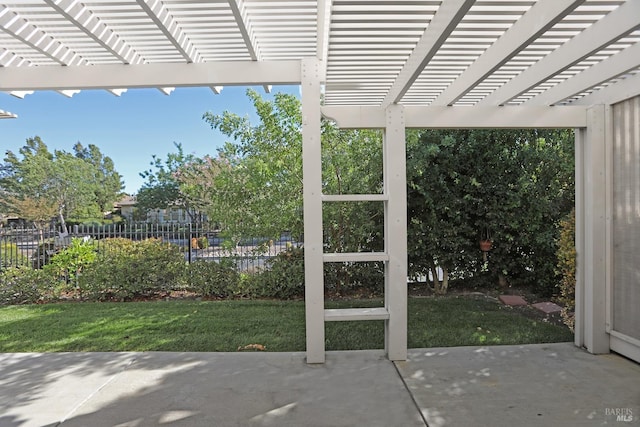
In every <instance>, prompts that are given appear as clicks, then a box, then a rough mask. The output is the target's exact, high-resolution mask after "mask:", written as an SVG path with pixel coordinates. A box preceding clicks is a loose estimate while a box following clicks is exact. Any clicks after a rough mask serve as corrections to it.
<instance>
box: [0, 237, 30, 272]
mask: <svg viewBox="0 0 640 427" xmlns="http://www.w3.org/2000/svg"><path fill="white" fill-rule="evenodd" d="M20 265H27V258H26V257H25V256H24V255H22V252H21V251H20V250H19V249H18V245H16V244H15V243H11V242H0V269H2V268H6V267H17V266H20Z"/></svg>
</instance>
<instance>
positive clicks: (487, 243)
mask: <svg viewBox="0 0 640 427" xmlns="http://www.w3.org/2000/svg"><path fill="white" fill-rule="evenodd" d="M492 246H493V241H491V240H490V239H484V240H480V250H481V251H482V252H489V251H490V250H491V247H492Z"/></svg>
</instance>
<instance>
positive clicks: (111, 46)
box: [44, 0, 142, 64]
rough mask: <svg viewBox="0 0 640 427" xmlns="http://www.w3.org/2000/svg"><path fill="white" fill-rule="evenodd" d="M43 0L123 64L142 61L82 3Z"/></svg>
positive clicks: (71, 0) (68, 0) (72, 0)
mask: <svg viewBox="0 0 640 427" xmlns="http://www.w3.org/2000/svg"><path fill="white" fill-rule="evenodd" d="M44 1H45V2H46V3H47V4H48V5H49V6H51V7H52V8H53V9H55V10H56V11H57V12H58V13H60V14H61V15H62V16H64V17H65V18H66V19H67V20H69V22H72V23H73V24H74V25H75V26H76V27H77V28H78V29H80V30H81V31H82V32H83V33H85V34H86V35H87V36H88V37H90V38H91V39H92V40H93V41H95V42H96V43H98V44H99V45H100V46H102V47H103V48H104V49H106V50H107V51H108V52H110V53H111V54H112V55H113V56H115V57H116V58H118V59H119V60H120V61H122V62H123V63H124V64H137V63H140V62H142V58H141V57H140V55H138V54H137V53H136V52H135V50H134V49H133V48H132V47H131V46H129V45H128V44H127V43H126V42H125V41H123V40H122V38H120V37H118V35H117V34H116V33H115V32H113V31H112V30H111V29H109V28H108V27H107V26H106V25H105V24H104V23H103V22H102V21H101V20H100V19H98V18H97V17H96V16H95V15H94V14H93V13H92V12H91V11H90V10H89V9H88V8H87V7H86V6H85V5H84V4H82V3H80V2H78V1H76V0H44Z"/></svg>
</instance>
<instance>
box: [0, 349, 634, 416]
mask: <svg viewBox="0 0 640 427" xmlns="http://www.w3.org/2000/svg"><path fill="white" fill-rule="evenodd" d="M618 423H623V424H618ZM425 424H426V425H429V426H431V427H436V426H550V425H562V426H600V425H640V365H638V364H636V363H634V362H631V361H629V360H627V359H625V358H623V357H620V356H618V355H615V354H610V355H601V356H594V355H591V354H588V353H586V352H585V351H583V350H581V349H578V348H576V347H574V346H573V344H570V343H560V344H539V345H523V346H496V347H455V348H432V349H413V350H410V351H409V360H408V361H406V362H396V363H393V362H390V361H389V360H387V359H386V358H385V356H384V353H383V352H382V351H377V350H371V351H351V352H328V353H327V361H326V363H325V364H324V365H307V364H306V363H305V358H304V353H48V354H1V355H0V426H2V427H18V426H20V427H44V426H47V427H50V426H63V427H67V426H80V427H86V426H92V427H100V426H119V427H124V426H127V427H134V426H135V427H139V426H157V425H171V426H253V425H255V426H269V425H271V426H385V427H387V426H402V427H404V426H423V425H425Z"/></svg>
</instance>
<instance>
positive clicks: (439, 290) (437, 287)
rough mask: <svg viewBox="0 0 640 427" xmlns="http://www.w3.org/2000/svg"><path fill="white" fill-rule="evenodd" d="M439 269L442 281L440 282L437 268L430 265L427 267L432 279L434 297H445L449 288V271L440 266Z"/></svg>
mask: <svg viewBox="0 0 640 427" xmlns="http://www.w3.org/2000/svg"><path fill="white" fill-rule="evenodd" d="M440 268H441V269H442V280H440V277H439V276H438V268H437V267H436V265H435V264H433V263H432V264H431V266H430V267H429V269H430V270H431V276H432V277H433V292H434V293H435V294H436V295H445V294H446V293H447V288H448V287H449V270H448V269H447V268H446V267H442V266H440Z"/></svg>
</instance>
